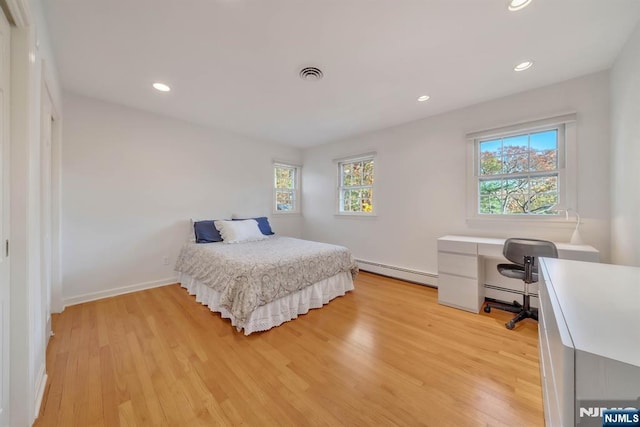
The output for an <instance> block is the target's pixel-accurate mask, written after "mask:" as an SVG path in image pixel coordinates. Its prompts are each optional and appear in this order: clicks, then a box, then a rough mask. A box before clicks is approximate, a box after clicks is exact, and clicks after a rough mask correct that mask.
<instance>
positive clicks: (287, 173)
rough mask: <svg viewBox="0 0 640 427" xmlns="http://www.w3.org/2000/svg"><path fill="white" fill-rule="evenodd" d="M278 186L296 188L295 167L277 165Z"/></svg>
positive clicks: (276, 184)
mask: <svg viewBox="0 0 640 427" xmlns="http://www.w3.org/2000/svg"><path fill="white" fill-rule="evenodd" d="M275 175H276V182H275V186H276V188H295V169H293V168H285V167H276V168H275Z"/></svg>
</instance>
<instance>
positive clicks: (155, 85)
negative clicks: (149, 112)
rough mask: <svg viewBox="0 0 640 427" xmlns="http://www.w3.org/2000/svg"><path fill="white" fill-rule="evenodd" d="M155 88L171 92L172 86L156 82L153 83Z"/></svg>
mask: <svg viewBox="0 0 640 427" xmlns="http://www.w3.org/2000/svg"><path fill="white" fill-rule="evenodd" d="M153 87H154V89H156V90H159V91H160V92H169V91H170V90H171V88H170V87H169V86H167V85H166V84H164V83H160V82H156V83H154V84H153Z"/></svg>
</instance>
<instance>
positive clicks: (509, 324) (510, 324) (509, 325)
mask: <svg viewBox="0 0 640 427" xmlns="http://www.w3.org/2000/svg"><path fill="white" fill-rule="evenodd" d="M504 326H506V327H507V329H513V328H515V327H516V324H515V323H513V320H509V321H508V322H507V323H505V324H504Z"/></svg>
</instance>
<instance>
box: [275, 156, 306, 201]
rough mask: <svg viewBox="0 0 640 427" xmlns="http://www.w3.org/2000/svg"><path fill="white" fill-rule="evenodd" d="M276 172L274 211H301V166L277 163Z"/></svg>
mask: <svg viewBox="0 0 640 427" xmlns="http://www.w3.org/2000/svg"><path fill="white" fill-rule="evenodd" d="M273 172H274V189H273V196H274V197H273V200H274V206H273V209H274V213H298V212H300V176H299V175H300V167H299V166H293V165H287V164H283V163H275V164H274V165H273Z"/></svg>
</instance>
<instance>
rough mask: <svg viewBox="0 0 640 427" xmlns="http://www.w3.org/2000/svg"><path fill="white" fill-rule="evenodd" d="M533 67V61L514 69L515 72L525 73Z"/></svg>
mask: <svg viewBox="0 0 640 427" xmlns="http://www.w3.org/2000/svg"><path fill="white" fill-rule="evenodd" d="M532 65H533V61H524V62H521V63H519V64H518V65H516V66H515V67H513V71H524V70H527V69H529V68H531V66H532Z"/></svg>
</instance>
